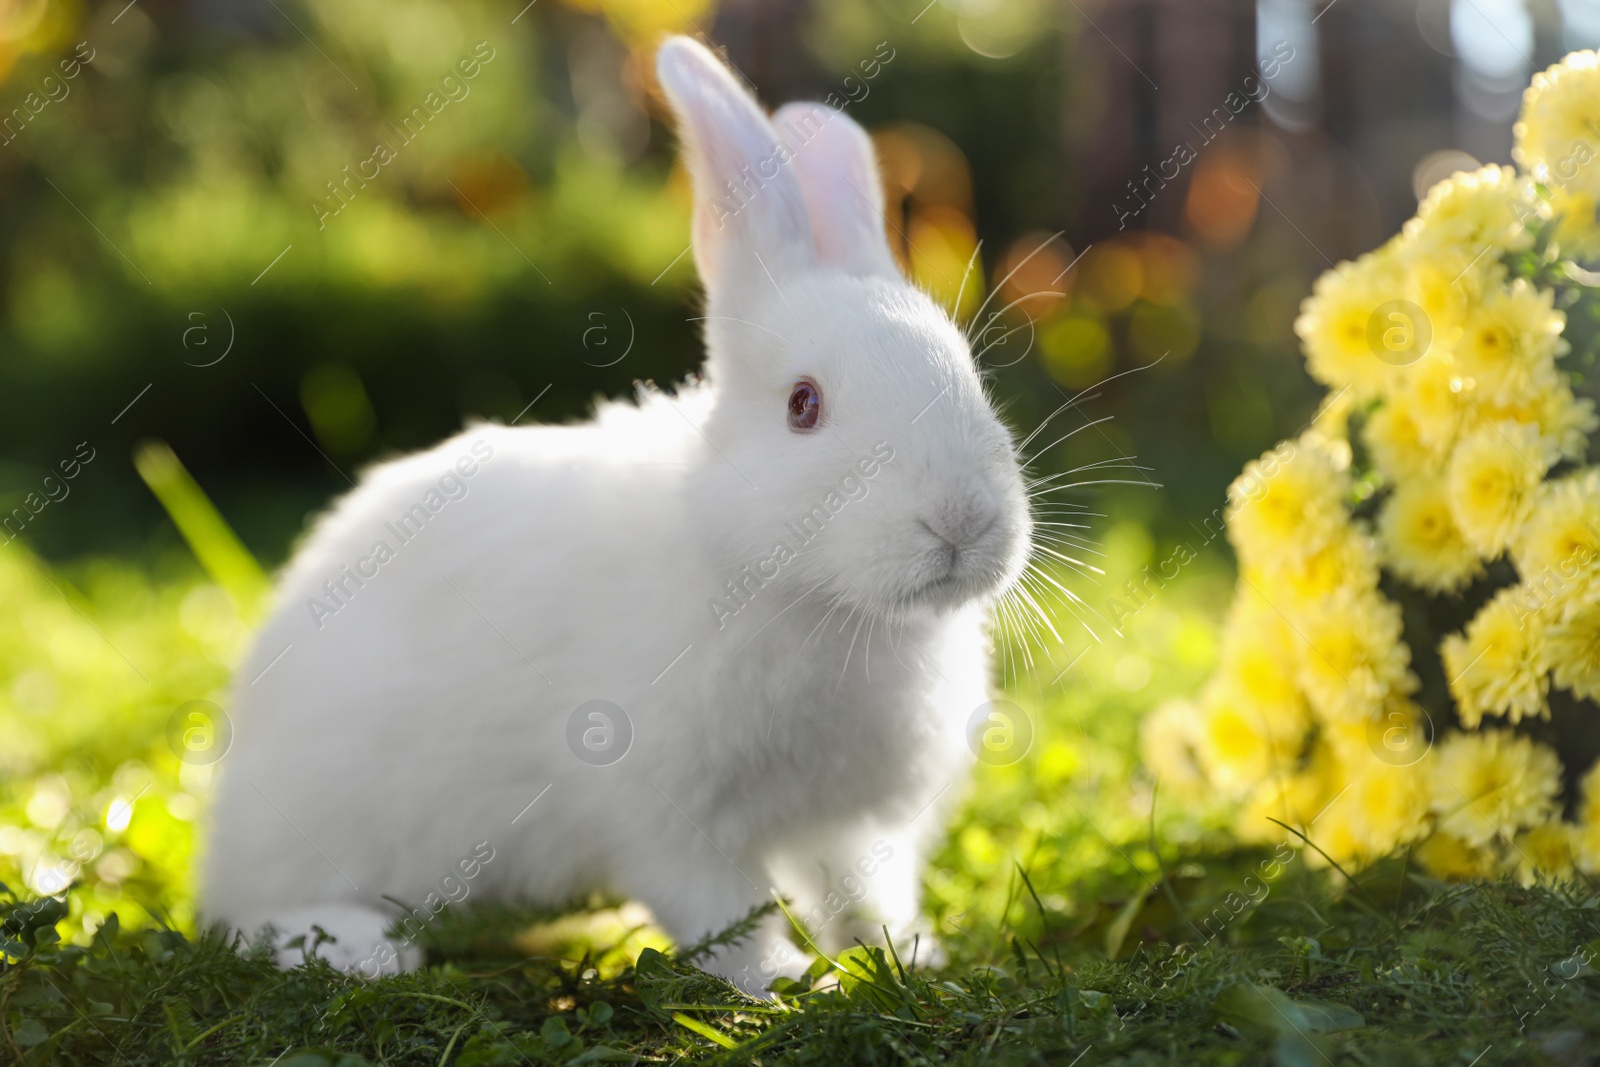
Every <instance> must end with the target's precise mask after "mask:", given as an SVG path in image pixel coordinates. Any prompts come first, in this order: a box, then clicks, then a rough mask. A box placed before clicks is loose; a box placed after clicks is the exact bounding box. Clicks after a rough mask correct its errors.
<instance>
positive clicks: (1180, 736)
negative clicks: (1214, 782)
mask: <svg viewBox="0 0 1600 1067" xmlns="http://www.w3.org/2000/svg"><path fill="white" fill-rule="evenodd" d="M1199 726H1200V710H1199V709H1198V708H1196V707H1195V706H1194V705H1193V704H1191V703H1189V702H1188V701H1187V700H1169V701H1166V702H1165V703H1163V704H1160V705H1157V707H1156V709H1155V710H1154V711H1152V712H1151V713H1150V714H1149V715H1147V716H1145V719H1144V722H1142V723H1141V724H1140V727H1139V745H1140V753H1141V755H1142V756H1143V758H1144V765H1145V766H1146V767H1148V768H1149V769H1150V771H1151V772H1152V773H1154V774H1155V776H1156V779H1157V780H1158V781H1159V782H1160V783H1161V788H1162V789H1163V790H1166V789H1177V790H1180V791H1187V790H1190V789H1193V788H1195V787H1197V786H1200V785H1202V784H1203V783H1204V781H1205V774H1204V773H1203V772H1202V771H1201V769H1200V764H1199V759H1198V756H1197V754H1196V752H1195V745H1196V743H1197V742H1198V740H1199Z"/></svg>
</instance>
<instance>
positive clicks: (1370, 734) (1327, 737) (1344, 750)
mask: <svg viewBox="0 0 1600 1067" xmlns="http://www.w3.org/2000/svg"><path fill="white" fill-rule="evenodd" d="M1430 722H1431V721H1430V720H1429V719H1428V716H1427V715H1426V713H1424V712H1423V710H1422V709H1421V708H1420V707H1419V706H1417V704H1416V703H1414V702H1413V701H1411V700H1410V699H1408V698H1406V697H1401V696H1392V697H1390V698H1389V699H1387V700H1385V701H1384V702H1383V706H1382V707H1381V708H1379V710H1378V713H1377V715H1375V716H1373V717H1371V718H1368V719H1359V720H1344V719H1340V720H1327V721H1323V722H1321V723H1319V725H1318V739H1319V741H1320V742H1321V743H1325V744H1326V745H1327V747H1328V748H1329V749H1330V750H1331V751H1332V752H1333V753H1334V754H1335V755H1336V756H1337V757H1338V759H1339V761H1340V762H1341V763H1342V764H1344V765H1346V766H1352V767H1358V766H1362V765H1364V764H1365V763H1366V762H1367V761H1369V760H1374V759H1376V760H1381V761H1382V762H1384V763H1387V764H1389V765H1390V766H1393V767H1412V768H1415V767H1416V765H1417V764H1418V763H1420V762H1421V761H1422V760H1423V759H1424V758H1425V757H1426V756H1427V754H1428V751H1429V749H1430V747H1431V745H1432V744H1433V741H1432V738H1430V737H1429V726H1430ZM1342 773H1343V772H1341V775H1342ZM1340 788H1343V783H1342V782H1341V785H1340Z"/></svg>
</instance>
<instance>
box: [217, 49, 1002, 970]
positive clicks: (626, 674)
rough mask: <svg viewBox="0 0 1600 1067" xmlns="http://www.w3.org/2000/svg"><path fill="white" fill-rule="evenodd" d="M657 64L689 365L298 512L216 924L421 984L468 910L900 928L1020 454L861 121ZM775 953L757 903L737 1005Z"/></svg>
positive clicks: (950, 758) (677, 925)
mask: <svg viewBox="0 0 1600 1067" xmlns="http://www.w3.org/2000/svg"><path fill="white" fill-rule="evenodd" d="M657 69H658V74H659V77H660V81H661V84H662V86H663V87H664V88H665V90H666V95H667V97H668V99H669V101H670V103H671V106H672V109H673V111H674V113H675V115H676V117H677V118H678V120H679V123H680V126H681V131H682V140H683V151H684V154H685V156H686V158H687V161H688V165H689V169H690V171H691V173H692V176H693V182H694V190H695V210H694V253H695V262H696V264H697V265H698V267H699V272H700V276H701V278H702V279H703V280H704V283H705V288H706V294H707V314H706V318H705V339H706V349H707V360H706V367H705V374H704V378H703V380H700V381H692V382H690V383H688V384H686V385H684V386H681V387H680V388H679V389H678V390H677V392H676V393H675V394H672V395H669V394H666V393H662V392H659V391H657V390H655V389H653V388H651V387H649V386H642V387H641V388H640V390H639V396H638V399H637V403H636V404H630V403H623V402H616V403H609V404H606V405H604V406H602V407H601V409H600V410H599V412H598V413H597V415H596V417H595V419H594V420H593V421H592V422H589V423H585V424H582V425H576V426H549V427H523V428H510V427H504V426H496V425H479V426H474V427H472V428H470V429H468V430H466V431H465V432H464V433H462V434H460V435H459V436H457V437H454V438H452V439H450V440H448V441H445V442H444V443H443V444H440V445H439V446H438V447H436V448H434V449H432V450H430V451H427V452H423V453H420V454H417V455H413V456H409V457H406V458H403V459H400V460H396V461H394V462H390V463H386V464H383V465H382V466H379V467H377V468H376V469H374V470H372V471H371V472H369V473H368V474H367V475H366V477H365V478H364V480H363V481H362V484H361V485H360V486H359V487H358V488H357V489H356V490H355V491H354V492H352V493H350V494H349V495H348V496H346V497H345V498H344V499H342V500H341V501H339V503H338V504H337V505H336V506H335V507H334V508H333V509H332V511H331V512H330V513H329V514H328V515H327V516H326V517H325V518H323V519H322V520H321V521H320V522H319V523H318V524H317V526H316V528H315V530H314V532H313V533H312V534H311V535H310V537H309V539H308V540H307V542H306V543H305V545H304V547H303V548H302V549H301V550H300V552H299V554H298V555H297V556H296V557H295V559H294V560H293V562H292V563H291V564H290V565H289V566H288V568H287V569H286V571H285V573H284V574H283V576H282V579H281V582H280V585H279V590H278V594H277V600H276V606H275V609H274V611H273V614H272V616H271V618H270V620H269V621H268V622H267V624H266V625H265V626H264V627H263V629H262V631H261V633H260V635H259V637H258V639H257V643H256V645H255V647H254V650H253V651H252V653H251V654H250V656H249V658H248V660H247V661H246V663H245V664H244V666H243V668H242V670H241V671H240V673H239V676H238V679H237V682H236V690H235V692H234V694H233V711H232V718H233V724H234V729H235V734H234V737H233V742H232V747H231V750H230V751H229V752H228V754H227V755H226V757H225V758H224V760H223V762H222V764H221V765H220V768H219V769H220V772H221V775H220V781H219V784H218V791H217V796H216V801H215V804H214V806H213V810H212V813H211V824H210V832H209V836H208V840H207V847H206V850H205V857H204V873H203V889H202V912H203V915H204V916H205V917H206V918H207V919H208V920H210V921H214V922H220V923H225V924H227V925H228V926H229V927H232V928H235V929H239V930H242V931H244V932H245V933H246V934H247V935H254V934H257V933H259V932H260V931H262V930H263V929H265V928H266V927H267V926H268V925H269V924H270V926H271V927H272V928H273V929H274V930H275V931H276V933H277V935H278V936H279V938H280V939H287V938H289V937H290V936H292V935H295V934H301V933H305V932H307V931H309V930H310V929H311V927H312V926H313V925H316V926H320V927H321V928H322V929H323V930H324V931H326V933H328V934H330V935H332V936H333V937H334V938H335V943H334V944H332V945H327V944H323V945H322V946H321V947H320V949H318V951H320V952H321V953H322V955H324V956H325V957H326V958H328V959H329V960H330V961H332V962H334V963H336V964H337V965H341V966H345V967H350V968H360V969H362V970H364V971H366V972H367V973H369V974H370V973H376V972H378V971H392V970H395V969H398V968H403V967H406V966H411V965H413V964H414V963H415V962H416V960H417V958H418V956H419V953H418V952H417V950H416V949H415V947H414V946H412V945H410V944H409V941H410V938H411V936H413V935H414V934H415V932H416V927H417V926H418V925H420V924H422V923H425V922H426V921H427V920H428V918H429V917H431V916H432V915H433V914H436V913H437V912H438V911H439V910H440V909H442V908H443V907H445V906H447V902H448V901H452V900H460V899H462V898H464V897H465V896H468V895H471V896H474V897H478V898H500V899H522V900H531V901H541V902H549V903H563V902H566V901H569V900H572V899H574V898H575V897H577V896H579V895H580V894H583V893H586V892H589V891H592V890H596V889H599V890H606V891H610V892H614V893H617V894H622V895H626V896H628V897H631V898H634V899H637V900H639V901H642V902H644V903H645V904H647V905H648V906H649V907H650V909H651V910H652V911H653V913H654V915H655V916H656V918H657V920H658V921H659V922H660V924H661V925H662V926H663V927H664V928H665V929H666V931H667V932H668V933H670V934H671V935H672V936H673V937H675V938H677V939H679V940H680V941H681V942H684V943H687V942H689V941H692V940H695V939H698V938H700V937H701V936H703V935H705V934H707V933H710V932H715V931H717V930H720V929H722V928H724V927H725V926H727V925H728V924H729V923H731V922H732V921H733V920H735V919H738V918H740V917H741V916H743V915H744V914H745V913H746V912H747V911H748V910H749V909H751V908H752V907H754V906H756V905H759V904H762V903H764V902H766V901H769V900H770V899H771V898H772V895H773V892H774V890H776V892H777V893H779V894H781V895H783V896H785V897H787V898H790V899H792V900H793V901H794V911H795V912H796V914H797V915H798V916H800V917H802V919H808V920H809V923H810V925H811V926H812V927H813V928H814V929H816V931H817V940H818V942H819V944H821V945H822V946H823V947H824V948H837V947H838V946H840V945H848V944H849V943H851V941H852V938H854V937H856V936H862V937H863V938H871V937H876V938H878V939H879V940H880V941H881V936H882V935H881V931H880V930H879V925H878V924H879V923H880V922H882V923H885V924H887V925H888V927H889V930H890V933H891V935H893V936H894V937H895V938H896V944H897V946H898V945H900V940H899V939H900V938H902V937H905V938H909V937H910V936H911V933H912V932H913V931H914V930H915V929H916V928H917V922H918V907H919V878H920V866H921V860H922V858H923V854H924V850H925V844H926V843H927V842H928V841H929V839H930V838H936V837H937V836H938V835H939V833H940V832H941V829H942V826H941V809H942V807H943V802H945V801H948V800H949V799H951V798H952V797H954V796H956V795H958V794H959V793H960V789H959V788H954V789H952V788H951V787H952V786H958V785H959V782H960V781H961V779H962V777H963V775H964V774H965V772H966V770H967V767H968V764H969V762H970V759H971V753H970V752H969V751H968V745H967V723H968V721H969V719H970V718H971V717H972V716H973V714H974V712H975V711H976V710H977V709H978V708H979V707H980V705H982V704H983V702H984V701H985V699H986V692H987V688H988V684H989V680H990V652H989V645H990V638H989V634H988V620H989V617H990V607H991V605H992V601H993V598H995V597H996V596H998V595H999V594H1000V593H1001V592H1002V591H1003V590H1004V589H1005V588H1007V587H1008V586H1009V584H1010V583H1011V582H1013V581H1015V580H1016V578H1017V576H1018V575H1019V573H1020V571H1021V569H1022V567H1023V565H1024V561H1025V557H1026V555H1027V552H1028V549H1029V544H1030V539H1031V536H1032V526H1031V523H1030V518H1029V514H1028V504H1027V497H1026V494H1025V492H1024V487H1023V483H1022V479H1021V475H1020V472H1019V468H1018V465H1017V462H1016V459H1015V458H1014V448H1013V440H1012V437H1011V434H1010V433H1009V431H1008V430H1007V429H1006V427H1005V426H1004V425H1002V424H1001V422H1000V421H999V419H998V418H997V417H996V415H995V412H994V410H993V408H992V407H991V405H990V403H989V400H988V399H987V397H986V394H985V391H984V387H983V385H982V383H981V381H980V379H979V376H978V374H977V373H976V371H975V368H974V365H973V359H972V355H971V353H970V350H969V348H968V346H967V343H966V340H965V339H964V337H963V336H962V333H961V331H960V330H959V329H957V328H956V326H955V325H954V324H953V323H952V322H951V320H950V318H949V317H948V316H947V315H946V314H945V312H944V311H943V310H941V309H940V307H939V306H937V305H936V304H935V303H934V302H933V301H932V300H931V299H929V297H928V296H926V295H925V294H924V293H922V292H921V291H919V290H918V289H916V288H915V287H914V286H912V285H911V284H909V283H908V282H907V281H906V280H905V278H904V277H902V275H901V274H900V272H899V270H898V269H897V268H896V266H895V263H894V260H893V258H892V257H891V255H890V252H889V248H888V245H887V242H886V240H885V236H884V227H883V203H882V198H881V193H880V191H879V183H878V176H877V170H876V163H875V160H874V156H873V151H872V146H871V142H870V141H869V140H868V138H867V137H866V135H865V133H863V132H862V130H861V129H860V127H858V126H857V125H855V124H854V123H853V122H851V121H850V120H849V119H848V118H846V117H844V116H843V115H842V114H839V113H837V112H834V111H831V110H830V109H828V108H825V107H824V106H822V105H820V104H791V105H789V106H788V107H785V108H783V109H782V110H781V111H780V112H778V113H777V115H775V116H774V117H773V118H772V119H771V120H769V119H768V118H767V117H766V116H765V115H764V114H763V113H762V112H761V110H760V109H759V107H758V106H757V105H756V103H755V101H754V100H753V99H752V98H751V97H750V96H749V95H748V94H747V93H746V92H745V91H744V90H743V89H742V88H741V87H740V86H739V85H738V83H737V82H736V81H735V80H734V78H733V77H732V75H731V74H730V73H729V71H728V70H727V69H726V68H725V67H724V66H723V65H722V64H721V63H720V62H719V61H718V60H717V59H716V58H715V57H714V56H713V55H712V54H711V53H710V52H708V51H707V50H706V49H705V48H703V47H702V46H700V45H698V44H696V43H694V42H693V41H691V40H689V39H687V38H682V37H677V38H672V39H670V40H668V41H667V42H666V43H665V44H664V45H663V46H662V47H661V50H660V53H659V55H658V58H657ZM592 701H603V702H609V703H604V704H591V703H590V702H592ZM618 756H620V757H621V758H620V759H619V758H617V757H618ZM390 900H398V901H402V902H404V903H405V904H407V905H408V906H413V914H412V916H411V917H406V916H405V914H404V913H403V912H402V911H401V910H400V909H399V908H397V907H394V906H392V905H391V904H390V903H388V902H389V901H390ZM846 905H848V907H847V906H846ZM401 918H406V919H407V921H406V923H405V924H403V925H402V926H401V927H400V932H397V933H395V934H393V935H391V936H390V937H389V938H385V937H384V936H383V930H384V929H385V928H386V927H388V926H390V925H391V924H393V923H394V922H395V921H396V920H398V919H401ZM787 933H788V922H787V920H785V919H784V918H783V917H782V916H781V915H779V916H775V917H773V919H771V920H769V921H768V922H766V924H765V925H764V926H762V927H761V928H760V929H759V930H758V931H757V933H756V934H755V935H754V936H753V937H752V938H751V939H749V940H747V941H746V942H744V943H743V944H741V945H739V946H736V947H732V948H728V949H724V950H720V951H719V953H718V954H716V955H714V956H713V957H712V958H711V962H710V967H711V969H713V970H714V971H716V972H718V973H721V974H723V975H725V976H727V977H729V978H730V979H732V980H734V981H735V982H737V983H739V984H740V985H741V986H743V987H744V988H746V989H748V990H750V991H752V992H756V993H759V992H760V991H761V990H762V989H763V988H765V987H766V985H767V983H768V982H769V980H770V979H771V978H772V977H773V976H774V975H775V974H777V973H779V972H782V973H786V974H792V973H795V972H796V971H798V970H799V969H802V968H803V967H804V964H805V959H804V958H803V957H802V956H801V955H800V954H799V953H797V952H795V951H794V950H793V949H792V948H791V947H790V944H789V942H788V941H787V940H786V936H787ZM311 940H312V939H310V938H308V939H307V942H306V945H307V948H306V951H309V950H310V947H311ZM280 945H281V941H280ZM928 951H929V949H928V945H927V942H926V941H924V947H923V949H922V953H923V959H924V960H926V959H927V956H928ZM299 958H300V957H299V955H298V954H297V953H295V952H294V951H293V950H291V949H287V948H282V949H280V959H281V960H283V961H284V963H285V965H288V964H292V963H294V962H298V960H299Z"/></svg>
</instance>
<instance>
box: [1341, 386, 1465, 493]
mask: <svg viewBox="0 0 1600 1067" xmlns="http://www.w3.org/2000/svg"><path fill="white" fill-rule="evenodd" d="M1403 395H1404V394H1403V393H1402V394H1401V395H1399V396H1396V397H1395V398H1394V399H1391V400H1389V401H1388V402H1387V403H1385V404H1384V405H1383V406H1381V407H1379V408H1378V409H1377V410H1376V411H1374V412H1373V413H1372V414H1371V415H1369V416H1367V421H1366V424H1365V425H1363V426H1362V428H1361V439H1362V441H1363V442H1365V444H1366V446H1367V450H1368V451H1369V452H1371V453H1372V460H1373V462H1374V463H1375V464H1376V465H1377V467H1378V470H1379V471H1380V472H1381V473H1382V474H1383V476H1384V477H1385V478H1387V479H1388V480H1389V481H1391V482H1403V481H1406V480H1407V479H1410V478H1418V477H1421V476H1423V475H1425V474H1429V473H1436V472H1438V471H1439V470H1440V469H1441V468H1442V467H1443V466H1444V462H1445V460H1446V459H1447V458H1448V457H1449V455H1450V445H1451V444H1452V443H1453V441H1454V438H1453V437H1451V438H1449V439H1446V440H1443V441H1438V440H1435V441H1432V442H1428V441H1424V440H1423V436H1422V429H1421V427H1420V426H1418V424H1417V412H1416V409H1415V408H1414V407H1413V406H1412V405H1411V404H1408V403H1405V402H1404V400H1403V399H1402V397H1403Z"/></svg>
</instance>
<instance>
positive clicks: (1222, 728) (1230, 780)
mask: <svg viewBox="0 0 1600 1067" xmlns="http://www.w3.org/2000/svg"><path fill="white" fill-rule="evenodd" d="M1308 725H1309V723H1308V721H1307V718H1306V716H1305V715H1304V714H1301V715H1300V716H1298V717H1296V716H1295V715H1294V714H1293V709H1292V708H1290V709H1277V708H1275V709H1272V710H1271V711H1268V710H1267V709H1264V708H1261V707H1258V706H1257V705H1255V704H1253V703H1252V702H1251V701H1250V700H1249V699H1248V698H1247V697H1245V696H1244V695H1243V694H1242V693H1240V692H1239V691H1238V689H1237V688H1236V687H1234V686H1232V685H1229V684H1227V683H1226V682H1225V681H1223V680H1214V681H1213V683H1212V684H1211V685H1210V686H1209V687H1208V688H1207V690H1206V693H1205V695H1204V696H1203V697H1202V699H1201V702H1200V728H1199V736H1198V739H1197V744H1196V751H1197V754H1198V755H1199V757H1200V763H1201V765H1202V766H1203V767H1204V768H1205V769H1206V772H1207V775H1208V777H1209V778H1210V779H1211V781H1212V782H1213V783H1215V784H1216V785H1217V786H1219V787H1221V788H1223V789H1226V790H1228V791H1230V792H1233V793H1236V794H1240V793H1243V792H1244V791H1246V790H1248V789H1250V788H1251V787H1253V786H1255V785H1256V784H1257V783H1259V782H1262V781H1264V780H1265V779H1266V778H1268V777H1269V776H1271V775H1273V774H1286V773H1288V771H1289V770H1291V769H1292V768H1293V767H1294V765H1295V763H1296V761H1297V760H1298V759H1299V756H1300V749H1301V747H1302V745H1303V744H1304V741H1305V735H1306V729H1307V727H1308Z"/></svg>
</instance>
